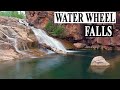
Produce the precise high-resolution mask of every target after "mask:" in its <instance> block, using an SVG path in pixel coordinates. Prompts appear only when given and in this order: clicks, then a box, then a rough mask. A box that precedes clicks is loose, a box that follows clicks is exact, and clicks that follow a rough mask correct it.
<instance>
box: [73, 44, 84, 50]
mask: <svg viewBox="0 0 120 90" xmlns="http://www.w3.org/2000/svg"><path fill="white" fill-rule="evenodd" d="M73 45H74V46H75V47H76V48H77V49H80V48H84V47H85V46H86V45H85V44H83V43H74V44H73Z"/></svg>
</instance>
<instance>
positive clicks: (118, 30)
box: [26, 11, 120, 50]
mask: <svg viewBox="0 0 120 90" xmlns="http://www.w3.org/2000/svg"><path fill="white" fill-rule="evenodd" d="M116 18H117V23H116V24H114V33H113V37H84V36H83V30H84V29H83V27H84V25H83V24H62V25H63V26H64V34H65V39H66V40H68V41H70V42H72V43H73V44H74V45H77V46H80V45H81V43H82V44H84V45H85V48H93V49H105V50H112V49H115V50H120V12H117V17H116ZM26 20H27V22H28V23H29V24H30V25H33V26H35V27H36V28H41V29H44V30H45V26H46V25H47V23H48V22H49V21H51V22H53V23H54V11H26ZM77 46H76V48H81V47H77Z"/></svg>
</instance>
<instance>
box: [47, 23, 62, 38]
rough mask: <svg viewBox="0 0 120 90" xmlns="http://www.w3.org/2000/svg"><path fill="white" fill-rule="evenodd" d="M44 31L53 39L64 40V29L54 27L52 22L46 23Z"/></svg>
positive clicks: (59, 26)
mask: <svg viewBox="0 0 120 90" xmlns="http://www.w3.org/2000/svg"><path fill="white" fill-rule="evenodd" d="M45 29H46V30H47V32H48V33H49V34H50V35H52V36H55V37H59V38H64V33H63V32H64V27H63V26H62V25H55V24H53V23H52V22H50V21H49V22H48V24H47V25H46V27H45Z"/></svg>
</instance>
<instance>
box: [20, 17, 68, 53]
mask: <svg viewBox="0 0 120 90" xmlns="http://www.w3.org/2000/svg"><path fill="white" fill-rule="evenodd" d="M19 22H20V23H21V24H24V25H26V26H29V25H28V23H27V22H26V21H22V20H21V19H20V20H19ZM29 27H30V26H29ZM31 29H32V31H33V32H34V34H35V36H36V38H37V40H38V42H39V44H40V45H43V46H45V47H49V48H50V50H52V51H54V52H56V53H62V54H66V53H67V50H66V49H65V47H64V46H63V44H62V43H61V42H59V41H58V40H56V39H54V38H52V37H50V36H48V35H47V33H46V32H45V31H44V30H42V29H36V28H34V27H31Z"/></svg>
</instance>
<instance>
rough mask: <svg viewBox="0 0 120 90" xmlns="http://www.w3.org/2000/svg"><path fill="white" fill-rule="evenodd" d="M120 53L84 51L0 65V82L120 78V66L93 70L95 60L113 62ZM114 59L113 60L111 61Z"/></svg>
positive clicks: (119, 64) (117, 64)
mask: <svg viewBox="0 0 120 90" xmlns="http://www.w3.org/2000/svg"><path fill="white" fill-rule="evenodd" d="M119 53H120V52H111V51H109V52H107V51H104V52H101V51H91V50H83V51H80V52H74V53H69V55H60V54H50V55H48V56H46V57H44V58H33V59H29V60H18V61H15V62H11V63H10V62H9V63H1V65H0V78H8V79H12V78H13V79H15V78H18V79H99V78H100V79H104V78H120V73H119V70H120V62H118V63H116V64H115V66H116V67H115V68H111V66H110V67H101V68H100V67H99V68H98V67H90V63H91V60H92V58H93V57H94V56H97V55H102V56H103V57H104V58H105V59H107V60H108V61H109V60H114V58H116V57H117V56H118V55H119ZM112 58H113V59H112Z"/></svg>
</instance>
